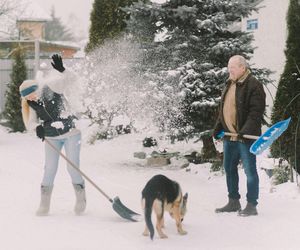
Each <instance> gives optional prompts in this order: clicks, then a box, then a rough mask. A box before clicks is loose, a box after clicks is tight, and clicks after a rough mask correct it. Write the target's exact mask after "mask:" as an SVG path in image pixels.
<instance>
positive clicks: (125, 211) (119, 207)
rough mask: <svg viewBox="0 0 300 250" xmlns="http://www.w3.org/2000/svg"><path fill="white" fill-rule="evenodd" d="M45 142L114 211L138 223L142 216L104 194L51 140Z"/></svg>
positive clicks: (116, 199)
mask: <svg viewBox="0 0 300 250" xmlns="http://www.w3.org/2000/svg"><path fill="white" fill-rule="evenodd" d="M45 142H46V143H47V144H48V145H49V146H50V147H52V148H53V149H54V150H55V151H56V152H57V153H59V154H60V155H61V157H63V158H64V159H65V160H66V161H67V162H68V163H69V164H70V165H71V166H72V167H73V168H74V169H75V170H76V171H78V172H79V173H80V174H81V175H82V176H83V177H84V178H85V179H86V180H87V181H88V182H89V183H91V184H92V185H93V186H94V187H95V188H96V189H97V190H98V191H99V192H100V193H101V194H103V195H104V196H105V197H106V198H107V199H108V200H109V201H110V202H111V203H112V207H113V209H114V210H115V211H116V212H117V214H119V215H120V216H121V217H122V218H124V219H127V220H130V221H138V220H139V216H140V214H138V213H136V212H133V211H132V210H130V209H129V208H127V207H126V206H125V205H124V204H123V203H122V202H121V200H120V199H119V197H118V196H117V197H115V198H114V199H112V198H110V197H109V196H108V195H107V194H106V193H105V192H103V191H102V190H101V189H100V188H99V187H98V186H97V185H96V184H95V183H94V182H93V181H92V180H91V179H90V178H89V177H88V176H87V175H86V174H85V173H83V172H82V171H81V170H80V169H79V168H78V167H77V166H76V165H75V164H74V163H73V162H71V161H70V160H69V159H68V158H67V157H66V156H65V155H64V154H63V153H62V152H60V151H59V150H58V149H57V148H56V147H55V146H54V145H53V144H52V143H51V142H49V140H47V139H46V138H45Z"/></svg>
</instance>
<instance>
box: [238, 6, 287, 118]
mask: <svg viewBox="0 0 300 250" xmlns="http://www.w3.org/2000/svg"><path fill="white" fill-rule="evenodd" d="M288 5H289V0H264V1H263V2H261V3H260V4H259V5H258V7H261V8H260V9H259V12H258V13H256V12H254V13H253V14H252V15H251V16H250V17H249V18H245V19H243V20H242V30H243V31H247V20H250V19H251V20H253V19H256V18H257V21H258V23H257V24H258V27H257V29H255V30H252V31H250V32H253V35H254V39H255V40H254V43H253V45H254V47H257V48H256V50H255V51H254V55H253V58H252V59H251V61H250V64H252V65H253V66H255V67H258V68H268V69H270V70H272V71H274V74H272V75H271V78H272V79H273V80H275V82H274V84H275V85H276V86H277V84H278V80H279V78H280V75H281V73H282V71H283V67H284V65H285V55H284V50H285V43H286V38H287V25H286V14H287V9H288ZM268 89H269V91H270V92H271V94H270V93H269V91H268V90H267V89H266V94H267V105H268V108H267V113H268V114H270V112H271V108H272V106H273V99H272V97H273V98H275V94H276V88H275V87H273V86H271V85H270V84H269V85H268ZM271 96H272V97H271Z"/></svg>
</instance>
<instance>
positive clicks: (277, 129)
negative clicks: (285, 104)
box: [250, 118, 291, 155]
mask: <svg viewBox="0 0 300 250" xmlns="http://www.w3.org/2000/svg"><path fill="white" fill-rule="evenodd" d="M290 121H291V118H288V119H286V120H283V121H280V122H277V123H275V124H274V125H273V126H272V127H270V128H269V129H268V130H267V131H266V132H265V133H263V134H262V135H261V136H260V137H259V138H258V139H257V140H256V141H255V142H254V143H253V144H252V145H251V147H250V152H251V153H252V154H255V155H258V154H260V153H262V152H263V151H264V150H265V149H266V148H267V147H269V146H270V145H271V144H272V143H273V142H274V141H275V140H276V139H277V138H278V137H279V136H280V135H281V134H282V133H283V132H284V131H285V130H286V129H287V128H288V126H289V123H290Z"/></svg>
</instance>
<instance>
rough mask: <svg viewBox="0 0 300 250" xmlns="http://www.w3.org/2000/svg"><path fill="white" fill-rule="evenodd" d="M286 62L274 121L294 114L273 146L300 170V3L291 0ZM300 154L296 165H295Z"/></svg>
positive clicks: (276, 101) (272, 151)
mask: <svg viewBox="0 0 300 250" xmlns="http://www.w3.org/2000/svg"><path fill="white" fill-rule="evenodd" d="M287 27H288V37H287V41H286V50H285V56H286V64H285V67H284V71H283V73H282V75H281V77H280V80H279V84H278V89H277V93H276V97H275V102H274V106H273V111H272V117H271V119H272V123H276V122H278V121H280V120H283V119H286V118H288V117H291V118H292V120H291V123H290V125H289V128H288V129H287V131H285V132H284V133H283V135H281V137H280V138H279V139H278V140H277V141H275V142H274V143H273V145H272V147H271V153H272V155H273V156H274V157H282V158H283V159H285V160H287V161H289V163H290V164H291V165H292V166H293V167H295V168H296V169H297V171H298V173H300V153H299V152H300V129H299V127H300V126H299V123H300V121H299V119H300V116H299V113H300V36H299V34H300V3H299V1H298V0H290V5H289V9H288V13H287ZM295 155H297V166H296V165H295Z"/></svg>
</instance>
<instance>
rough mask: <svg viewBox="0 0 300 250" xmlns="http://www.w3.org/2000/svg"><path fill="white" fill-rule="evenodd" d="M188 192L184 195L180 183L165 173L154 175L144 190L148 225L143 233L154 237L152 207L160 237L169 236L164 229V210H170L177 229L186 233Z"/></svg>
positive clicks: (143, 200) (143, 201) (182, 233)
mask: <svg viewBox="0 0 300 250" xmlns="http://www.w3.org/2000/svg"><path fill="white" fill-rule="evenodd" d="M187 196H188V195H187V193H186V194H185V195H184V196H183V195H182V191H181V188H180V185H179V184H178V183H177V182H175V181H172V180H170V179H169V178H167V177H166V176H164V175H155V176H153V177H152V178H151V179H150V180H149V181H148V182H147V184H146V186H145V187H144V189H143V191H142V203H143V209H144V215H145V222H146V227H145V231H144V233H143V235H145V236H148V235H149V232H150V238H151V239H153V236H154V227H153V224H152V221H151V214H152V209H153V210H154V212H155V214H156V219H157V221H156V230H157V232H158V234H159V236H160V238H167V235H165V234H164V233H163V231H162V228H163V227H164V211H168V212H169V213H170V215H171V217H172V218H173V219H175V221H176V226H177V231H178V233H179V234H181V235H184V234H186V233H187V232H186V231H184V230H183V229H182V224H181V222H182V220H183V217H184V215H185V213H186V203H187Z"/></svg>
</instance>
